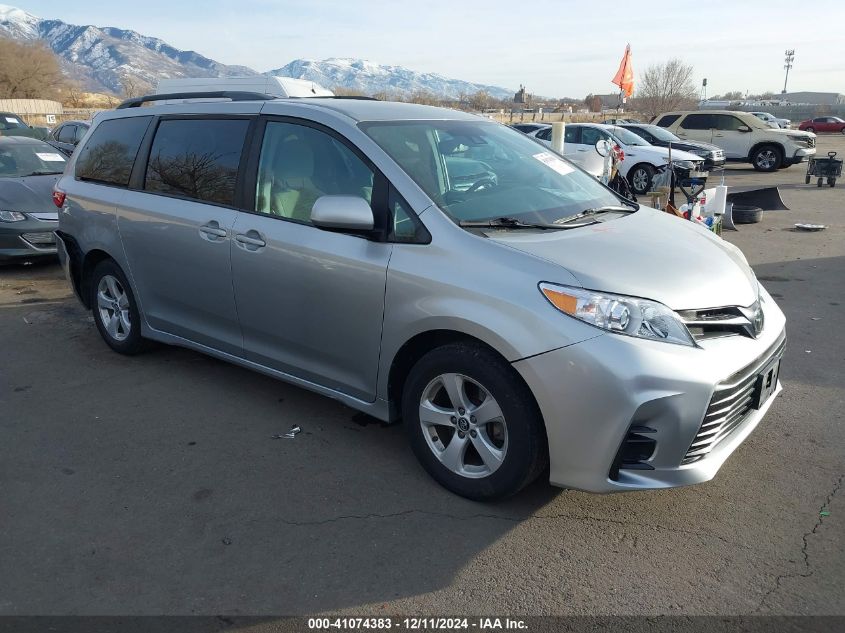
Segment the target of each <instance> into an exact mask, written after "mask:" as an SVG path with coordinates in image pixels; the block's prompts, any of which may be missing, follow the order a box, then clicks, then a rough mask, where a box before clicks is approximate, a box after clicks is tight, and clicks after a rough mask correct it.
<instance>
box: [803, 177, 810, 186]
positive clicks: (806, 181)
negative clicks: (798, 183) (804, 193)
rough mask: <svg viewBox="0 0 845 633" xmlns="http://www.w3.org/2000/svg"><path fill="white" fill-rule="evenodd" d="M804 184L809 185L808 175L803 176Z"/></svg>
mask: <svg viewBox="0 0 845 633" xmlns="http://www.w3.org/2000/svg"><path fill="white" fill-rule="evenodd" d="M804 184H805V185H809V184H810V176H804Z"/></svg>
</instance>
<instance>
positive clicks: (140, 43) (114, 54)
mask: <svg viewBox="0 0 845 633" xmlns="http://www.w3.org/2000/svg"><path fill="white" fill-rule="evenodd" d="M0 37H8V38H11V39H14V40H17V41H23V42H36V41H42V42H43V43H44V44H46V45H47V46H48V47H49V48H50V49H52V50H53V52H54V53H55V54H56V55H57V56H58V58H59V61H60V64H61V67H62V71H63V72H64V73H65V75H67V76H68V77H69V78H70V79H73V80H75V81H77V82H79V83H80V84H81V85H82V86H83V87H84V88H85V89H86V90H88V91H92V92H113V93H118V94H119V93H121V92H123V90H124V85H125V84H126V83H127V82H132V83H135V84H139V83H143V84H147V86H149V87H154V86H155V85H156V84H157V83H158V80H159V79H162V78H179V77H233V76H247V75H258V74H261V73H259V72H258V71H256V70H253V69H252V68H248V67H246V66H231V65H227V64H222V63H220V62H218V61H215V60H213V59H209V58H208V57H205V56H203V55H200V54H199V53H197V52H195V51H183V50H179V49H177V48H175V47H173V46H171V45H170V44H168V43H167V42H164V41H162V40H160V39H157V38H154V37H148V36H145V35H142V34H140V33H138V32H136V31H131V30H126V29H120V28H115V27H98V26H91V25H84V26H80V25H75V24H68V23H66V22H62V21H61V20H49V19H42V18H39V17H36V16H34V15H32V14H30V13H27V12H26V11H23V10H22V9H18V8H16V7H11V6H7V5H0ZM263 74H268V75H278V76H283V77H294V78H297V79H308V80H310V81H314V82H316V83H319V84H320V85H322V86H324V87H326V88H330V89H331V88H336V87H342V88H347V89H350V90H355V91H360V92H363V93H365V94H374V93H377V92H386V93H388V94H400V95H409V94H411V93H413V92H417V91H426V92H430V93H434V94H436V95H438V96H441V97H450V98H457V97H458V96H460V95H461V94H472V93H475V92H478V91H479V90H484V91H486V92H488V93H489V94H490V95H491V96H493V97H496V98H507V97H511V96H512V95H513V92H512V91H510V90H507V89H505V88H501V87H498V86H488V85H483V84H477V83H472V82H468V81H462V80H459V79H450V78H448V77H444V76H442V75H438V74H435V73H421V72H417V71H414V70H410V69H408V68H403V67H401V66H388V65H381V64H376V63H373V62H370V61H366V60H363V59H354V58H330V59H324V60H321V61H318V60H309V59H296V60H294V61H292V62H290V63H288V64H287V65H285V66H282V67H280V68H276V69H275V70H270V71H267V72H266V73H263Z"/></svg>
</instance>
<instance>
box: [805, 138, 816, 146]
mask: <svg viewBox="0 0 845 633" xmlns="http://www.w3.org/2000/svg"><path fill="white" fill-rule="evenodd" d="M815 146H816V139H815V138H813V137H812V136H811V137H810V138H808V139H807V147H815Z"/></svg>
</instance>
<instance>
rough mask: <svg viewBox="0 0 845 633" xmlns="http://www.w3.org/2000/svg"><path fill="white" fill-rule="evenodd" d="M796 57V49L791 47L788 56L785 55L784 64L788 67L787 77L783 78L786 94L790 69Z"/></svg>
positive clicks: (787, 52)
mask: <svg viewBox="0 0 845 633" xmlns="http://www.w3.org/2000/svg"><path fill="white" fill-rule="evenodd" d="M794 59H795V49H794V48H790V49H788V50H787V51H786V57H784V60H783V61H784V65H783V67H784V68H786V77H784V78H783V93H782V94H786V82H787V81H789V69H790V68H792V61H793V60H794Z"/></svg>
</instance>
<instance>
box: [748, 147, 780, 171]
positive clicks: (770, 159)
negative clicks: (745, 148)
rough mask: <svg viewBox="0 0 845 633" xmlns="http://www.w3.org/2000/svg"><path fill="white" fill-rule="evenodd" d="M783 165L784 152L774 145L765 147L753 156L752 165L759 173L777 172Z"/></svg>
mask: <svg viewBox="0 0 845 633" xmlns="http://www.w3.org/2000/svg"><path fill="white" fill-rule="evenodd" d="M782 163H783V152H781V150H780V148H778V147H776V146H774V145H763V146H761V147H758V148H757V149H755V150H754V152H753V153H752V154H751V164H752V165H753V166H754V169H756V170H757V171H776V170H777V169H778V168H780V166H781V164H782Z"/></svg>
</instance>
